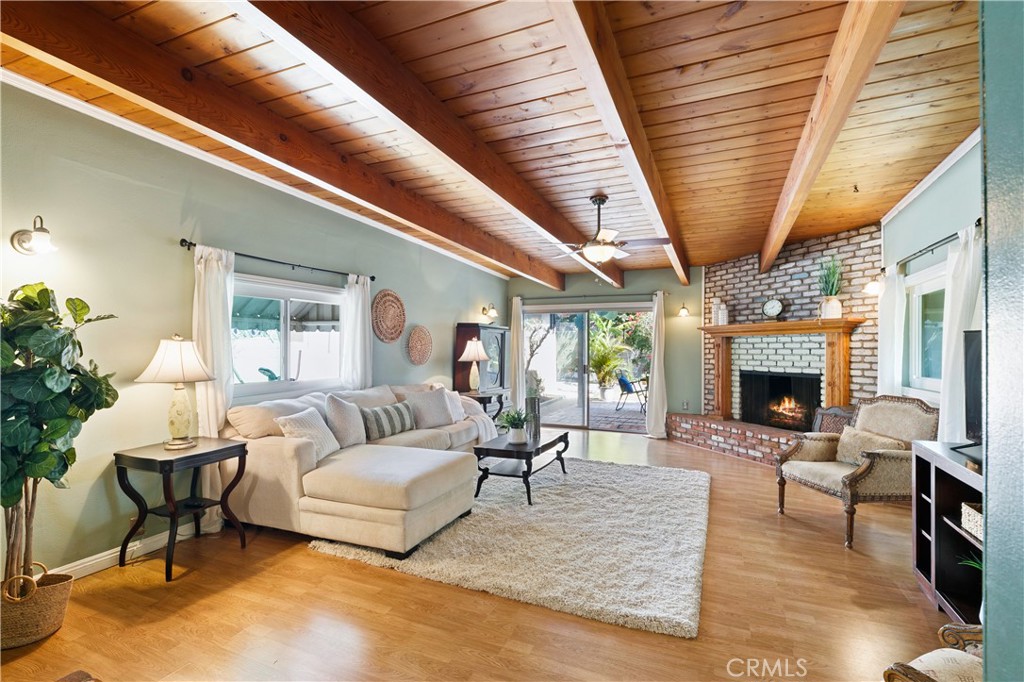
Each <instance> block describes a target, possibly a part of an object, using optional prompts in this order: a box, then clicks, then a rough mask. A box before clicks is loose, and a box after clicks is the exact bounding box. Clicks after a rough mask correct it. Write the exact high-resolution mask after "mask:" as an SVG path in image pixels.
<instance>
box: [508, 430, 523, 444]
mask: <svg viewBox="0 0 1024 682" xmlns="http://www.w3.org/2000/svg"><path fill="white" fill-rule="evenodd" d="M507 440H508V442H509V443H513V444H519V443H525V442H526V429H525V428H524V429H509V430H508V439H507Z"/></svg>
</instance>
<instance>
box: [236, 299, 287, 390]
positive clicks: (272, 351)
mask: <svg viewBox="0 0 1024 682" xmlns="http://www.w3.org/2000/svg"><path fill="white" fill-rule="evenodd" d="M283 307H284V301H281V300H278V299H273V298H256V297H254V296H235V299H234V303H233V305H232V308H231V357H232V363H233V365H234V367H233V369H234V374H235V383H236V384H248V383H256V382H267V381H280V380H281V379H283V378H284V377H283V376H282V375H283V372H282V370H281V313H282V309H283Z"/></svg>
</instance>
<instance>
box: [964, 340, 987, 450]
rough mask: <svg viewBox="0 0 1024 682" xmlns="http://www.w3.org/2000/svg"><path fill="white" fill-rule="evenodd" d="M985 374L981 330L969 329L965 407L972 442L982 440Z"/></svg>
mask: <svg viewBox="0 0 1024 682" xmlns="http://www.w3.org/2000/svg"><path fill="white" fill-rule="evenodd" d="M983 383H984V374H983V368H982V364H981V331H979V330H977V329H968V330H967V331H965V332H964V408H965V410H964V411H965V413H966V421H967V424H966V426H967V439H968V440H970V441H971V442H972V443H975V444H980V443H981V441H982V436H983V435H984V434H983V433H982V422H983V414H984V413H983V411H982V404H981V401H982V397H981V396H982V384H983Z"/></svg>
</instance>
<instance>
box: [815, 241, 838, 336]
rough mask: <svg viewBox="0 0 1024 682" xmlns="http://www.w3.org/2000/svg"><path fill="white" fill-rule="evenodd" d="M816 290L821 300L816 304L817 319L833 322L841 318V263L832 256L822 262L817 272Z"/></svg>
mask: <svg viewBox="0 0 1024 682" xmlns="http://www.w3.org/2000/svg"><path fill="white" fill-rule="evenodd" d="M818 289H819V291H821V295H822V296H823V298H822V299H821V302H820V303H819V304H818V317H820V318H821V319H823V320H835V319H838V318H841V317H842V316H843V302H842V301H840V300H839V294H840V293H841V292H842V290H843V261H841V260H839V259H838V258H836V257H835V256H832V257H831V258H829V259H828V260H826V261H822V264H821V270H820V271H818Z"/></svg>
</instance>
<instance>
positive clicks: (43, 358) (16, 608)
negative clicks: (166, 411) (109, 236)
mask: <svg viewBox="0 0 1024 682" xmlns="http://www.w3.org/2000/svg"><path fill="white" fill-rule="evenodd" d="M64 306H65V308H66V310H67V312H65V313H61V312H60V309H59V308H58V306H57V299H56V295H55V294H54V292H53V290H52V289H49V288H47V286H46V285H45V284H43V283H42V282H40V283H37V284H26V285H24V286H22V287H19V288H18V289H15V290H14V291H12V292H11V295H10V297H9V298H8V300H7V301H6V302H5V303H3V304H2V305H0V318H2V323H3V324H2V327H3V333H2V340H0V350H2V353H0V356H2V363H0V378H2V381H0V398H2V418H3V435H2V441H0V444H2V452H0V458H2V464H3V466H2V478H0V493H2V494H0V501H2V504H3V508H4V525H5V530H6V537H7V554H6V557H5V561H4V582H3V587H2V597H3V601H4V604H3V621H2V645H0V646H2V648H4V649H9V648H11V647H15V646H22V645H24V644H29V643H31V642H35V641H38V640H40V639H42V638H43V637H46V636H47V635H50V634H52V633H53V632H56V631H57V629H58V628H60V626H61V624H62V622H63V620H64V612H65V610H66V609H67V602H68V598H69V597H70V596H71V580H72V577H71V576H70V575H58V574H52V573H47V572H46V567H45V566H43V567H42V568H43V575H42V576H41V577H40V578H38V579H35V578H33V577H32V573H33V569H34V562H33V560H32V547H33V545H32V540H33V531H34V521H35V512H36V502H37V494H38V490H39V483H40V481H42V480H43V479H46V480H47V481H49V482H50V483H52V484H53V485H54V487H57V488H66V487H67V484H66V482H65V480H64V477H65V475H66V474H67V472H68V469H70V468H71V466H72V465H73V464H74V463H75V456H76V455H75V448H74V444H73V443H74V439H75V437H76V436H78V434H79V433H80V432H81V430H82V423H83V422H85V421H86V420H87V419H89V417H90V416H92V414H93V413H95V412H96V410H101V409H104V408H108V407H111V406H112V405H113V404H114V402H115V401H116V400H117V391H116V390H114V387H113V386H111V384H110V377H111V376H113V375H111V374H100V371H99V368H98V367H97V366H96V363H95V362H93V361H89V362H88V366H86V365H84V364H82V344H81V343H80V342H79V340H78V337H77V334H76V332H77V331H78V330H79V329H80V328H81V327H82V326H84V325H86V324H90V323H92V322H96V321H99V320H105V319H109V318H111V317H114V316H113V315H97V316H95V317H87V316H88V315H89V306H88V305H87V304H86V302H85V301H83V300H82V299H80V298H69V299H67V300H66V301H65V303H64ZM69 318H70V319H69ZM35 565H40V566H41V564H35Z"/></svg>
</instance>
